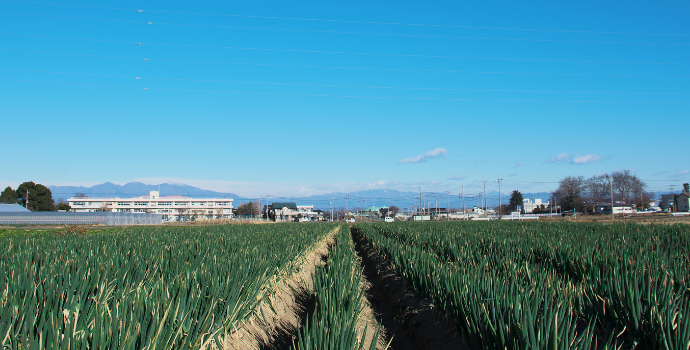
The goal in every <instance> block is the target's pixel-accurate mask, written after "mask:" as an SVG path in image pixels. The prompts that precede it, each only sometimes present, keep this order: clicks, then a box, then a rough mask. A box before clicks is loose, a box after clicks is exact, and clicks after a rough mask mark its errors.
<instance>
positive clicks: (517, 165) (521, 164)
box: [513, 162, 525, 168]
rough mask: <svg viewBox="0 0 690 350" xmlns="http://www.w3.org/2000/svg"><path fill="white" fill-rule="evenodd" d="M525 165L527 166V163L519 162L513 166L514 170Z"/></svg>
mask: <svg viewBox="0 0 690 350" xmlns="http://www.w3.org/2000/svg"><path fill="white" fill-rule="evenodd" d="M523 165H525V162H519V163H517V164H515V165H513V168H517V167H521V166H523Z"/></svg>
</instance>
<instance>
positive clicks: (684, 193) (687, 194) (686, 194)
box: [677, 192, 690, 198]
mask: <svg viewBox="0 0 690 350" xmlns="http://www.w3.org/2000/svg"><path fill="white" fill-rule="evenodd" d="M680 196H685V197H686V198H690V193H688V192H683V193H681V194H679V195H678V197H677V198H680Z"/></svg>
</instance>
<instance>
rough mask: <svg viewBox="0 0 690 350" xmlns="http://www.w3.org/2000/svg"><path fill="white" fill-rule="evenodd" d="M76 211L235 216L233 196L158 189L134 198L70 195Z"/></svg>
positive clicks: (171, 217) (175, 217) (179, 217)
mask: <svg viewBox="0 0 690 350" xmlns="http://www.w3.org/2000/svg"><path fill="white" fill-rule="evenodd" d="M68 201H69V205H70V206H71V207H72V211H74V212H77V213H79V212H96V211H112V212H118V213H155V214H161V215H163V220H165V221H188V220H194V219H201V218H207V219H212V218H216V219H220V218H223V219H229V218H231V217H232V201H233V200H232V198H191V197H185V196H164V197H160V196H159V194H158V191H151V192H150V193H149V195H148V196H140V197H134V198H118V197H114V198H113V197H107V198H70V199H69V200H68Z"/></svg>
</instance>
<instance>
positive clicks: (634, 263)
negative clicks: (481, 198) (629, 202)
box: [0, 221, 690, 350]
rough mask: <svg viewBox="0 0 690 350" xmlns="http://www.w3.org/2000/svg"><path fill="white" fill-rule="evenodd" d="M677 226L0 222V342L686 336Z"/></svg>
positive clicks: (283, 343)
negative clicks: (11, 225)
mask: <svg viewBox="0 0 690 350" xmlns="http://www.w3.org/2000/svg"><path fill="white" fill-rule="evenodd" d="M687 227H688V226H687V225H654V224H646V225H638V224H601V223H571V222H550V223H549V222H547V223H541V222H498V221H496V222H421V223H416V222H397V223H357V224H354V225H351V226H348V225H338V224H327V223H320V224H297V223H286V224H270V225H217V226H183V227H170V226H167V227H165V226H164V227H131V228H123V229H108V230H104V231H94V232H90V233H88V232H86V231H83V230H67V231H61V232H58V233H50V232H45V231H44V232H26V231H21V232H20V231H15V232H4V234H2V235H0V243H1V244H0V247H2V249H1V250H0V337H2V344H3V347H4V348H7V349H29V348H48V349H51V348H52V349H67V348H75V349H98V348H110V349H370V350H373V349H385V348H387V347H388V348H391V349H434V348H446V349H455V348H461V349H631V348H635V349H688V348H689V347H690V289H688V287H689V286H690V273H689V272H688V271H690V253H689V250H690V232H689V231H688V229H687ZM401 293H402V294H401Z"/></svg>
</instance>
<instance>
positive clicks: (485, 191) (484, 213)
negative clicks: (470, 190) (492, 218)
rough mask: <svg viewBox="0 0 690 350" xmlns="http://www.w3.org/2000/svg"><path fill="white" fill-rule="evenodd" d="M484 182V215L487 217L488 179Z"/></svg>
mask: <svg viewBox="0 0 690 350" xmlns="http://www.w3.org/2000/svg"><path fill="white" fill-rule="evenodd" d="M482 182H483V183H484V217H486V180H484V181H482Z"/></svg>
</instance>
